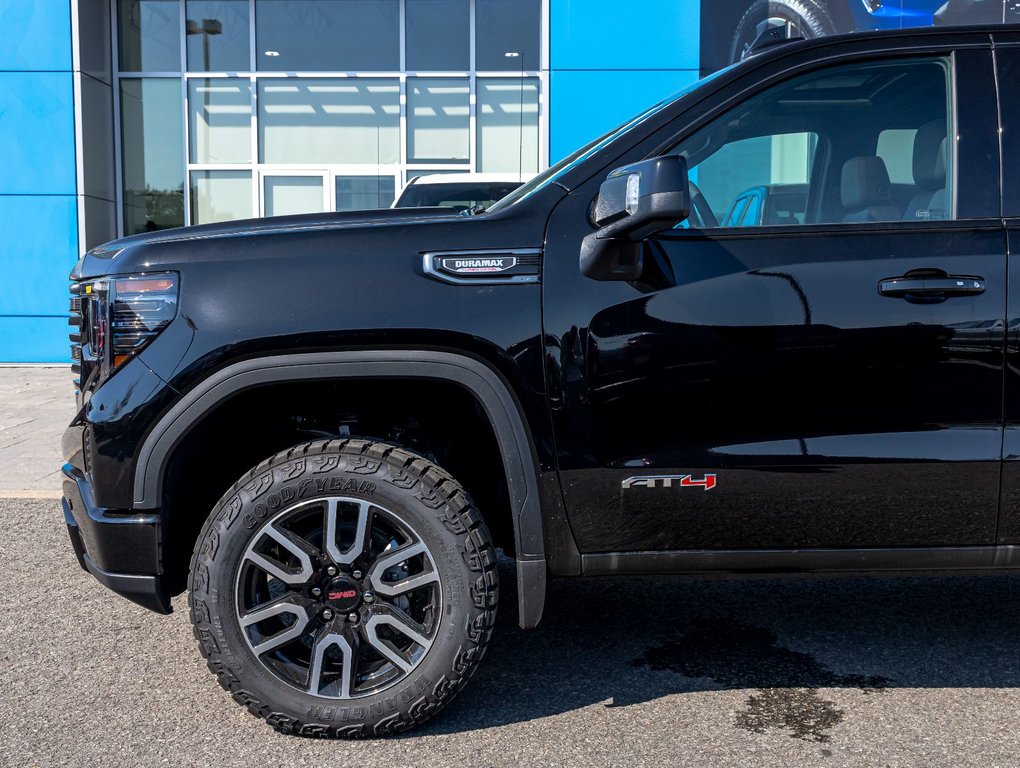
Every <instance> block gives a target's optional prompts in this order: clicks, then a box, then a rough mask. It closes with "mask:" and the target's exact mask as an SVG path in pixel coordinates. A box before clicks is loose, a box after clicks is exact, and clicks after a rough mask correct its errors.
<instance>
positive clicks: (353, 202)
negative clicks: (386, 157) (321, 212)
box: [336, 176, 396, 211]
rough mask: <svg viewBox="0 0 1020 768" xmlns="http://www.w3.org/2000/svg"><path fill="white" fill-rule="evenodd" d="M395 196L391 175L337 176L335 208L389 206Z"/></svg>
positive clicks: (368, 208) (347, 209)
mask: <svg viewBox="0 0 1020 768" xmlns="http://www.w3.org/2000/svg"><path fill="white" fill-rule="evenodd" d="M395 197H396V183H395V181H394V178H393V177H392V176H337V177H336V209H337V210H338V211H367V210H371V209H374V208H389V207H390V205H391V204H392V203H393V200H394V198H395Z"/></svg>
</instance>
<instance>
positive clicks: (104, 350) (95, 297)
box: [79, 272, 177, 378]
mask: <svg viewBox="0 0 1020 768" xmlns="http://www.w3.org/2000/svg"><path fill="white" fill-rule="evenodd" d="M79 296H81V297H82V299H83V301H82V302H81V305H82V306H83V307H84V309H85V311H84V312H83V313H82V314H83V320H84V322H85V324H86V326H87V328H85V329H83V330H84V331H85V333H84V334H83V341H85V342H86V344H87V350H88V354H87V355H86V357H87V358H91V359H92V360H94V361H95V363H96V364H98V366H99V368H100V371H101V373H100V375H101V376H102V377H103V378H105V376H106V375H107V374H108V373H110V372H111V371H114V370H116V369H117V368H118V367H120V366H121V365H123V364H124V363H126V362H127V361H128V360H129V359H131V357H133V356H134V355H136V354H138V353H139V352H141V351H142V350H143V349H144V348H145V346H146V345H147V344H148V343H149V342H151V341H152V340H153V339H154V338H156V336H158V335H159V333H160V331H162V330H163V329H164V328H166V327H167V326H168V325H169V324H170V321H171V320H173V319H174V316H175V315H176V314H177V275H175V274H173V273H170V272H166V273H163V274H157V275H129V276H126V277H109V278H104V279H102V280H94V281H91V282H87V283H85V284H83V285H82V287H81V289H80V290H79Z"/></svg>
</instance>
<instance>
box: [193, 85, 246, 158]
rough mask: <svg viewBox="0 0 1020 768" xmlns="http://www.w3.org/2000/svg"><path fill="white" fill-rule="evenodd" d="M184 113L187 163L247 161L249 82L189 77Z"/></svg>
mask: <svg viewBox="0 0 1020 768" xmlns="http://www.w3.org/2000/svg"><path fill="white" fill-rule="evenodd" d="M188 110H189V112H190V122H189V124H188V138H189V139H190V141H191V162H193V163H248V162H251V81H249V80H247V79H241V78H237V77H216V78H191V79H190V80H189V81H188Z"/></svg>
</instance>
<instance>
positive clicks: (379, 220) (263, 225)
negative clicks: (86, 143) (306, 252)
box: [71, 208, 461, 280]
mask: <svg viewBox="0 0 1020 768" xmlns="http://www.w3.org/2000/svg"><path fill="white" fill-rule="evenodd" d="M460 216H461V213H460V212H459V211H457V210H455V209H453V208H383V209H380V210H372V211H349V212H331V213H305V214H298V215H294V216H273V217H270V218H262V219H242V220H238V221H226V222H220V223H216V224H199V225H196V226H192V227H177V228H175V229H164V230H158V231H156V232H143V233H141V234H137V235H128V236H126V237H122V238H119V239H117V240H111V241H110V242H108V243H104V244H103V245H100V246H97V247H95V248H93V249H91V250H90V251H89V252H88V253H86V254H85V255H83V256H82V257H81V258H80V259H79V260H78V263H77V264H76V265H75V267H74V270H73V271H72V272H71V279H72V280H78V279H81V278H83V277H95V276H101V275H103V274H110V273H114V272H116V271H118V270H117V269H116V268H115V267H112V266H111V264H110V262H111V261H112V260H114V259H116V258H117V257H118V256H119V255H121V254H123V253H124V252H125V251H129V250H136V249H138V248H140V247H143V246H152V245H159V244H161V243H179V242H187V241H200V240H214V239H219V238H232V237H250V236H253V235H266V234H279V233H285V232H298V231H309V230H342V229H347V228H352V227H359V228H364V227H385V226H393V225H405V224H417V223H425V222H433V221H441V220H443V219H456V218H457V217H460Z"/></svg>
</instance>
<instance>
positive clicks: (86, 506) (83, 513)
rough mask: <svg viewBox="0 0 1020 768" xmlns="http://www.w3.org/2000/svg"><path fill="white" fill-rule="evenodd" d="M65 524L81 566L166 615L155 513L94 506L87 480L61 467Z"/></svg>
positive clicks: (69, 468)
mask: <svg viewBox="0 0 1020 768" xmlns="http://www.w3.org/2000/svg"><path fill="white" fill-rule="evenodd" d="M61 503H62V506H63V508H64V522H65V523H66V524H67V532H68V534H70V537H71V546H72V547H73V548H74V552H75V555H77V557H78V562H79V564H80V565H81V567H82V568H84V569H85V570H86V571H88V572H89V573H91V574H92V575H93V576H95V577H96V579H98V580H99V582H100V583H101V584H103V585H105V586H107V587H109V588H110V589H112V590H113V591H114V592H117V593H118V594H120V595H123V596H124V597H126V598H127V599H128V600H131V601H133V602H135V603H138V604H139V605H141V606H143V607H145V608H148V609H149V610H152V611H156V612H157V613H170V611H171V608H170V599H169V598H168V597H167V595H166V592H165V590H164V589H163V584H162V578H161V576H160V573H161V570H162V569H161V568H160V520H159V515H158V514H156V513H151V512H146V513H138V512H116V511H112V510H108V509H104V508H102V507H97V506H96V504H95V499H94V498H93V496H92V489H91V487H90V486H89V482H88V479H87V478H86V477H85V476H84V475H83V474H82V473H81V472H80V471H79V470H78V469H77V468H75V467H74V466H72V465H71V464H65V465H64V498H63V499H62V502H61Z"/></svg>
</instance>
